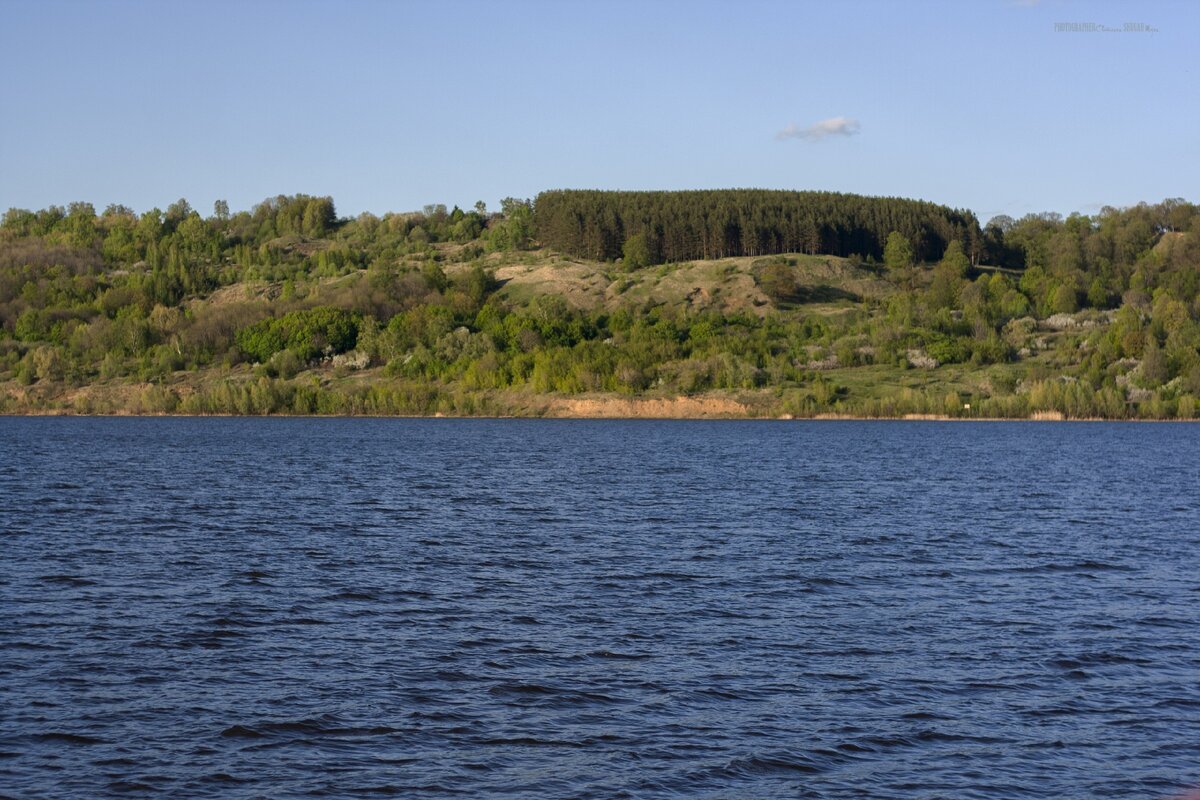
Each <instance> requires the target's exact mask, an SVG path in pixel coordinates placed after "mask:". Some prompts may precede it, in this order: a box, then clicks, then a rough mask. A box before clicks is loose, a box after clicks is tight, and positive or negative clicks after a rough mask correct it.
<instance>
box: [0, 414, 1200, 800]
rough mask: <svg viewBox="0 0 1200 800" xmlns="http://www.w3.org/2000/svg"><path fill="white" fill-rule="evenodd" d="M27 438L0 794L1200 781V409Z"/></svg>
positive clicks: (1152, 787)
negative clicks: (1187, 421)
mask: <svg viewBox="0 0 1200 800" xmlns="http://www.w3.org/2000/svg"><path fill="white" fill-rule="evenodd" d="M0 435H2V439H0V443H2V445H3V450H2V453H3V458H2V461H3V464H2V465H0V515H2V516H0V531H2V538H0V547H2V548H3V555H2V559H3V560H2V570H0V594H2V601H3V602H2V605H0V622H2V629H0V691H2V694H0V794H2V795H5V796H11V797H20V798H35V797H64V798H65V797H70V798H76V797H101V796H129V797H151V796H155V797H158V796H169V797H222V798H225V797H363V796H370V795H396V796H403V797H440V796H463V797H521V798H573V797H578V798H608V797H637V798H667V797H686V798H730V797H758V798H797V797H834V798H836V797H844V798H852V797H853V798H859V797H872V798H942V797H953V798H975V797H979V798H982V797H987V798H1032V797H1041V798H1093V797H1129V798H1134V797H1137V798H1145V797H1151V798H1154V797H1162V798H1166V797H1175V796H1178V795H1179V794H1180V793H1182V792H1184V791H1185V790H1186V789H1187V787H1189V786H1194V785H1196V784H1198V783H1200V612H1198V611H1197V609H1198V608H1200V490H1198V488H1197V487H1198V486H1200V467H1198V461H1197V455H1198V454H1200V426H1185V425H1105V424H1037V423H1030V424H946V423H849V422H847V423H828V422H827V423H801V422H780V423H771V422H747V423H738V422H723V423H704V422H582V421H452V420H424V421H416V420H302V419H296V420H282V419H253V420H246V419H195V420H189V419H2V420H0Z"/></svg>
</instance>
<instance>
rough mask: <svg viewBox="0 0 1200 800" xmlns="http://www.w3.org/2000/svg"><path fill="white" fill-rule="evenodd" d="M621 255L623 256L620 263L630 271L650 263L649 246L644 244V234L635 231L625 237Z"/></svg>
mask: <svg viewBox="0 0 1200 800" xmlns="http://www.w3.org/2000/svg"><path fill="white" fill-rule="evenodd" d="M622 255H623V256H624V258H623V259H622V265H623V266H624V267H625V269H626V270H628V271H630V272H632V271H633V270H635V269H641V268H642V267H645V266H648V265H649V264H650V247H649V246H648V245H647V244H646V235H645V234H644V233H635V234H634V235H633V236H630V237H629V238H628V239H626V240H625V246H624V248H622Z"/></svg>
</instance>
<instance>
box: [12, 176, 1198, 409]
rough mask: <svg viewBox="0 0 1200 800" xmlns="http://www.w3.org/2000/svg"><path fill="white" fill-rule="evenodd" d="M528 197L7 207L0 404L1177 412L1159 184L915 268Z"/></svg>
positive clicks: (1173, 209)
mask: <svg viewBox="0 0 1200 800" xmlns="http://www.w3.org/2000/svg"><path fill="white" fill-rule="evenodd" d="M587 196H591V195H587ZM844 197H849V196H844ZM544 199H545V195H544V196H542V197H541V198H539V200H538V203H537V204H529V203H525V202H520V201H516V200H508V201H506V202H505V203H504V207H503V209H502V210H501V211H500V212H499V213H488V212H487V210H486V208H484V207H483V206H482V204H479V205H478V206H477V207H476V208H475V209H474V210H473V211H463V210H461V209H457V208H456V209H453V210H447V209H446V208H445V207H443V206H429V207H427V208H426V209H423V210H422V211H421V212H412V213H407V214H386V215H383V216H381V217H377V216H374V215H369V214H364V215H361V216H359V217H357V218H354V219H341V218H338V217H337V215H336V213H335V211H334V206H333V202H332V200H331V199H329V198H319V197H308V196H304V195H298V196H294V197H283V196H281V197H277V198H272V199H270V200H267V201H264V203H262V204H260V205H259V206H256V207H255V208H254V209H252V210H250V211H246V212H240V213H237V214H229V213H228V212H227V211H225V210H224V209H223V208H221V207H218V209H217V210H215V211H214V214H213V215H211V216H209V217H203V216H201V215H200V214H199V213H198V212H196V211H195V210H193V209H191V208H190V206H188V205H187V204H186V202H185V201H180V202H179V203H176V204H173V205H172V206H171V207H170V208H168V209H167V211H166V212H160V211H158V210H157V209H155V210H152V211H150V212H146V213H143V214H140V215H139V214H135V213H134V212H132V211H131V210H129V209H126V208H123V207H120V206H111V207H109V208H108V209H106V210H105V211H104V212H103V213H100V214H97V213H96V212H95V210H94V209H93V208H92V207H91V206H90V205H87V204H84V203H76V204H72V205H71V206H69V207H68V208H65V209H64V208H50V209H43V210H41V211H37V212H31V211H22V210H10V211H9V212H8V213H7V214H5V216H4V220H3V224H0V411H3V412H5V413H199V414H204V413H238V414H280V413H299V414H417V415H425V414H468V415H470V414H487V415H519V416H529V415H569V416H613V415H617V416H630V415H631V416H785V415H787V416H797V417H801V416H803V417H809V416H839V415H852V416H880V417H896V416H906V415H938V416H951V417H978V416H987V417H1019V418H1025V417H1029V416H1031V415H1032V416H1047V415H1049V416H1065V417H1104V418H1119V419H1123V418H1130V417H1137V418H1155V419H1158V418H1184V419H1187V418H1192V417H1194V416H1195V414H1196V398H1197V397H1200V323H1198V319H1200V299H1198V295H1200V246H1198V243H1200V236H1198V235H1197V234H1198V233H1200V212H1198V211H1197V208H1196V207H1195V206H1193V205H1191V204H1189V203H1184V202H1183V201H1165V202H1164V203H1161V204H1158V205H1155V206H1149V205H1144V204H1143V205H1141V206H1137V207H1133V208H1130V209H1123V210H1119V211H1118V210H1112V209H1108V210H1106V211H1105V212H1104V213H1102V214H1101V215H1098V216H1097V217H1094V218H1089V217H1081V216H1074V217H1070V218H1067V219H1062V218H1058V217H1056V216H1055V215H1030V216H1029V217H1026V218H1024V219H1022V220H1016V221H1014V220H1008V219H1004V218H1001V219H997V220H993V221H991V222H989V224H988V225H987V226H985V227H984V228H983V229H982V230H981V231H980V232H979V234H978V239H977V241H976V243H975V244H974V245H969V244H967V245H964V243H963V242H961V241H960V240H958V239H950V240H949V242H948V243H947V244H946V245H945V246H944V247H943V248H942V252H940V253H939V254H938V255H937V257H936V258H935V259H926V260H922V259H921V258H920V257H919V256H918V254H917V253H918V251H917V248H916V247H915V246H914V245H913V243H912V242H911V241H909V240H908V238H907V237H906V236H905V235H904V234H903V233H901V232H900V231H898V230H892V231H889V232H888V234H887V235H886V236H884V237H883V245H884V246H883V247H882V248H881V250H880V253H879V255H878V257H877V256H876V255H875V254H874V253H866V254H857V253H855V254H852V255H838V254H832V253H831V254H814V253H795V252H788V253H768V254H760V255H738V256H728V257H721V258H708V259H705V258H694V259H681V260H677V261H669V262H663V263H657V264H655V263H646V262H648V261H651V260H653V259H642V258H641V257H640V256H643V255H645V254H644V253H637V252H633V251H631V252H630V253H629V257H622V258H614V259H608V260H597V259H588V258H582V257H579V256H578V255H572V254H570V253H566V252H564V251H563V250H561V249H556V248H552V247H548V246H545V245H544V244H542V243H541V237H542V236H543V233H544V231H543V230H542V229H541V227H540V223H539V219H545V218H544V217H540V214H541V213H542V210H540V209H539V208H538V206H539V205H540V204H541V203H543V202H544ZM652 199H653V198H652ZM846 202H848V203H850V202H851V201H846ZM910 202H912V201H910ZM851 205H853V203H851ZM867 205H868V206H869V205H870V204H869V203H868V204H867ZM925 205H928V204H925ZM914 207H916V208H923V207H924V205H922V204H916V205H915V206H914ZM930 207H931V208H935V209H937V208H941V207H933V206H930ZM937 213H941V212H937ZM964 230H965V229H964ZM631 235H636V234H631ZM972 247H973V248H974V254H973V255H972V254H971V253H969V252H968V251H969V250H971V249H972Z"/></svg>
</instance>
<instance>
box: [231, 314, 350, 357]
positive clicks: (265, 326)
mask: <svg viewBox="0 0 1200 800" xmlns="http://www.w3.org/2000/svg"><path fill="white" fill-rule="evenodd" d="M359 321H360V319H359V316H358V314H351V313H350V312H348V311H342V310H341V309H338V308H329V307H327V306H326V307H320V308H311V309H308V310H306V311H293V312H291V313H289V314H285V315H283V316H282V317H280V318H279V319H266V320H263V321H262V322H259V323H256V324H254V325H251V326H250V327H248V328H243V329H242V330H240V331H238V333H237V336H236V337H235V341H236V343H237V346H238V348H239V349H241V351H242V352H243V353H245V354H246V355H248V356H250V357H251V358H253V359H255V360H256V361H259V362H262V363H266V362H267V361H268V360H269V359H270V358H271V356H273V355H274V354H275V353H278V352H279V351H280V350H284V349H290V350H293V351H294V352H295V354H296V356H297V357H298V358H299V359H300V360H302V361H311V360H312V359H314V358H317V357H318V356H320V355H322V354H325V353H329V354H333V353H344V352H346V351H347V350H353V349H354V345H355V343H356V342H357V340H358V325H359Z"/></svg>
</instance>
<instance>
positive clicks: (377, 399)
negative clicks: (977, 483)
mask: <svg viewBox="0 0 1200 800" xmlns="http://www.w3.org/2000/svg"><path fill="white" fill-rule="evenodd" d="M952 399H953V398H947V397H942V396H938V395H935V394H920V393H911V392H909V393H905V394H901V395H899V396H898V397H896V398H884V399H882V400H876V401H874V402H867V403H852V402H845V401H836V400H835V401H834V402H833V403H831V404H826V405H818V404H816V403H814V402H812V400H811V397H810V396H809V395H808V394H806V393H804V392H803V391H801V390H796V389H786V390H779V389H758V390H746V391H742V392H708V393H703V394H696V395H680V394H661V395H652V394H645V395H640V396H629V395H617V394H603V393H591V394H586V395H553V394H535V393H525V392H516V391H490V392H487V391H483V392H464V391H461V390H455V389H454V388H447V387H436V386H431V385H425V386H414V385H411V384H404V383H389V384H384V383H375V384H369V385H365V386H358V387H354V388H350V387H326V386H321V385H319V384H313V383H298V382H288V381H279V380H271V379H265V378H260V379H257V380H243V381H225V382H218V383H216V384H213V385H196V384H192V383H181V384H178V385H162V384H149V383H147V384H136V383H115V384H96V385H88V386H81V387H48V386H40V387H11V386H9V387H4V388H3V389H2V390H0V414H3V415H6V416H116V417H127V416H295V417H413V418H438V417H445V418H511V419H543V418H553V419H681V420H688V419H695V420H703V419H730V420H737V419H760V420H820V421H838V420H902V421H938V422H943V421H946V422H949V421H954V422H957V421H977V422H983V421H1032V422H1061V421H1090V422H1094V421H1192V420H1191V419H1190V418H1180V417H1178V416H1171V415H1162V416H1157V417H1155V416H1147V415H1137V414H1135V413H1127V414H1125V415H1112V416H1103V415H1096V414H1088V413H1072V411H1071V410H1070V409H1059V408H1045V407H1041V408H1039V407H1031V398H1030V397H1028V396H1021V395H1010V396H1004V397H1001V398H997V399H992V398H985V399H984V400H983V401H982V402H976V403H974V404H971V403H964V404H962V405H961V406H959V407H957V408H953V409H949V408H947V406H949V405H955V404H954V403H952ZM864 406H865V408H864ZM997 409H999V410H1000V411H1002V412H1003V413H996V411H997ZM1129 410H1130V412H1132V411H1133V409H1129Z"/></svg>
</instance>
